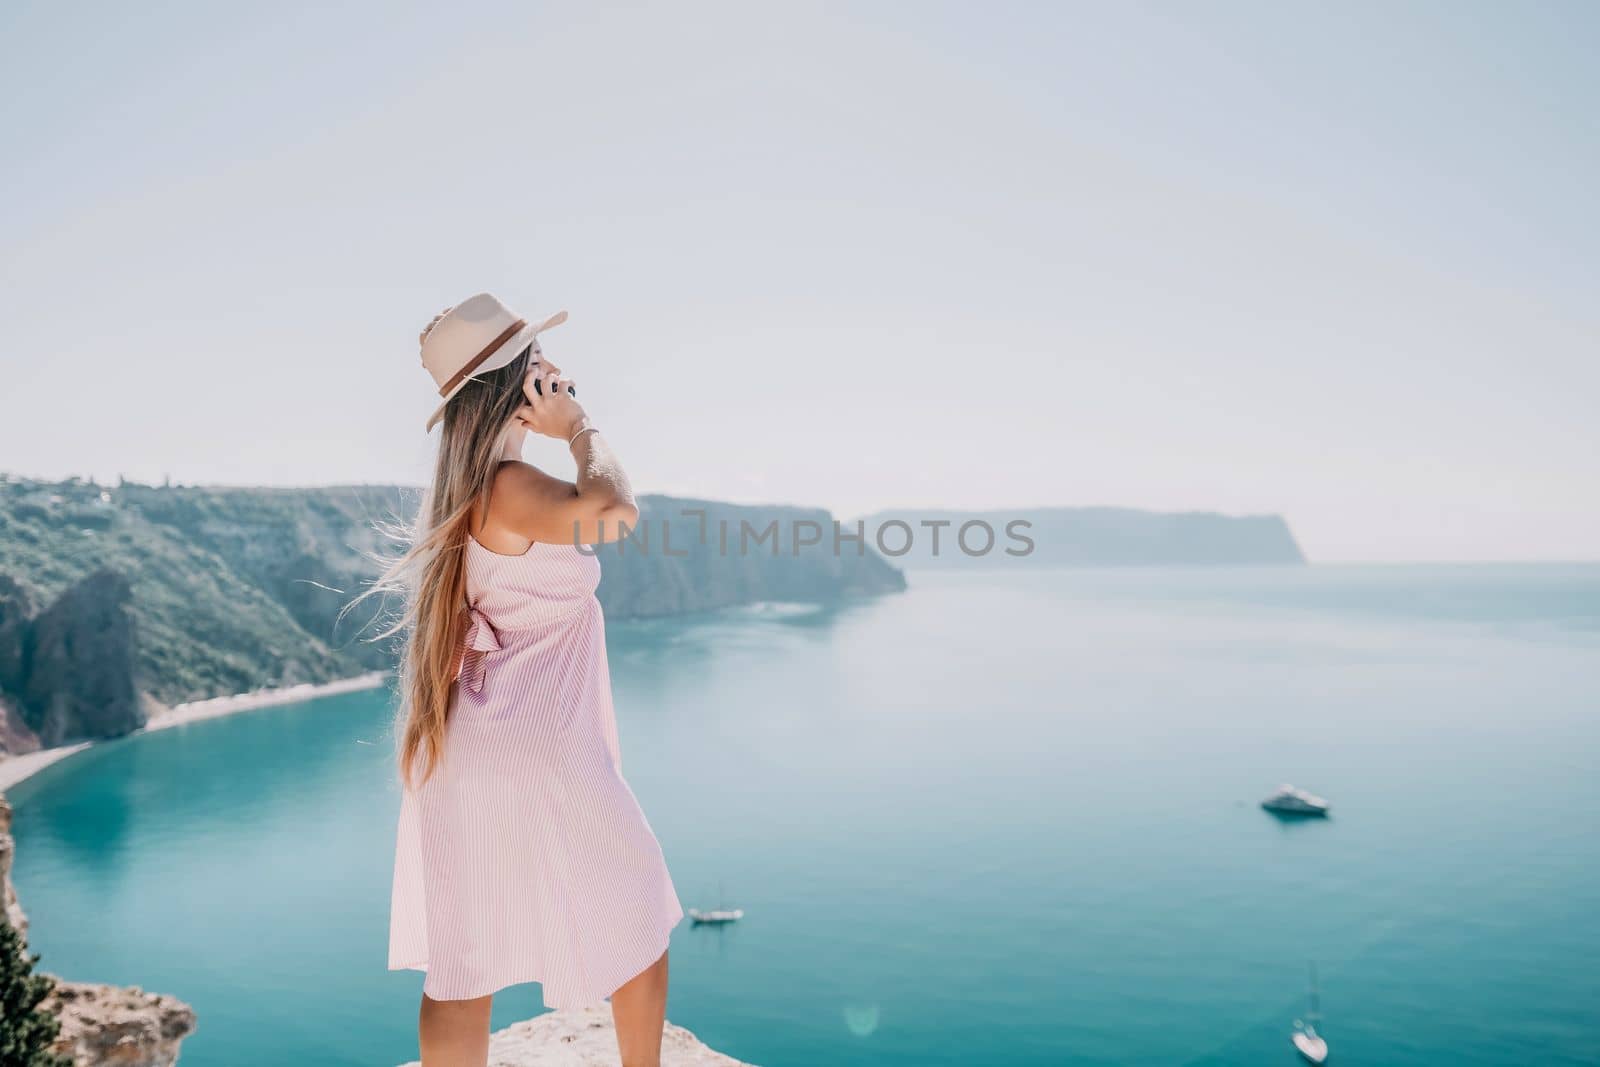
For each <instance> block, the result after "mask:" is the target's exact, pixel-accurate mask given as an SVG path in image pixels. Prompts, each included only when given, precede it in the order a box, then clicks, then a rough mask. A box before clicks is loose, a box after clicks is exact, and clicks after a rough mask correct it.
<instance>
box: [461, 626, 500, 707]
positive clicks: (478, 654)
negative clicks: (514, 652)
mask: <svg viewBox="0 0 1600 1067" xmlns="http://www.w3.org/2000/svg"><path fill="white" fill-rule="evenodd" d="M467 616H468V619H469V621H468V625H467V636H466V639H465V641H464V642H463V646H464V648H463V651H462V653H461V680H462V681H463V682H465V683H466V686H467V691H468V692H470V693H471V694H472V695H473V697H474V698H475V699H476V700H477V702H478V703H479V704H482V703H483V676H484V674H486V673H487V671H488V663H487V659H488V654H489V653H490V652H499V651H500V635H499V634H498V633H496V632H495V628H494V626H493V625H492V624H491V623H490V622H489V620H488V618H487V617H486V616H485V615H484V614H483V612H481V611H479V610H478V609H477V608H468V609H467Z"/></svg>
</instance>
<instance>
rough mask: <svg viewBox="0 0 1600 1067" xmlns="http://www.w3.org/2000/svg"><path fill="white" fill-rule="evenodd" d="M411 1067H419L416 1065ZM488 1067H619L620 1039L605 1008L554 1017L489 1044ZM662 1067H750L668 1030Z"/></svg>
mask: <svg viewBox="0 0 1600 1067" xmlns="http://www.w3.org/2000/svg"><path fill="white" fill-rule="evenodd" d="M406 1067H420V1065H419V1064H417V1063H416V1062H414V1061H413V1062H412V1063H408V1064H406ZM489 1067H617V1035H616V1031H615V1030H614V1029H613V1028H612V1025H611V1010H610V1009H609V1008H605V1007H596V1008H578V1009H572V1010H569V1011H552V1012H549V1013H547V1014H544V1015H540V1016H538V1017H537V1018H533V1019H529V1020H528V1021H526V1022H520V1023H517V1024H516V1025H514V1026H508V1027H506V1028H505V1029H504V1030H501V1031H499V1032H498V1033H496V1034H495V1035H494V1037H493V1038H492V1039H491V1041H490V1042H489ZM661 1067H750V1065H749V1064H747V1063H745V1062H743V1061H742V1060H736V1059H734V1058H733V1057H731V1056H724V1055H723V1054H722V1053H720V1052H717V1051H716V1050H714V1049H710V1048H707V1047H706V1046H705V1045H704V1044H702V1043H701V1042H700V1039H699V1038H697V1037H695V1036H694V1035H693V1034H691V1033H690V1032H689V1031H687V1030H685V1029H684V1028H683V1027H681V1026H673V1025H672V1024H671V1023H668V1024H667V1032H666V1034H665V1035H664V1036H663V1038H662V1040H661Z"/></svg>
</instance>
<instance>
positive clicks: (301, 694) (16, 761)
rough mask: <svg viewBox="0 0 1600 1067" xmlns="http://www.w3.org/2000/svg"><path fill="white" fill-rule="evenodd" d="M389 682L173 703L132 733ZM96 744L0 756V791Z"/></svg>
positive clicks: (361, 677)
mask: <svg viewBox="0 0 1600 1067" xmlns="http://www.w3.org/2000/svg"><path fill="white" fill-rule="evenodd" d="M388 680H389V672H388V671H368V672H367V673H366V674H358V675H356V676H355V677H353V678H340V679H339V680H337V681H333V682H324V683H322V684H321V685H312V684H311V683H309V682H307V683H305V684H302V685H288V686H284V687H283V688H281V689H256V690H254V691H252V692H249V693H235V694H234V695H233V696H225V697H213V698H212V699H210V700H193V701H190V702H189V703H187V704H174V705H173V706H172V707H170V708H165V709H163V710H162V711H159V712H157V713H156V714H154V715H152V716H150V721H149V722H147V723H145V725H144V727H143V729H142V730H137V731H135V733H145V732H148V731H151V730H168V729H171V728H172V727H174V726H183V725H185V724H186V723H191V722H201V721H203V720H205V719H220V718H222V717H223V716H224V715H237V714H239V713H240V712H242V711H254V710H256V709H257V708H270V707H275V706H276V705H279V704H295V703H298V702H300V701H302V700H310V699H311V698H312V697H321V696H332V695H333V694H335V693H354V692H357V691H358V690H362V689H376V688H378V687H379V686H381V685H383V684H384V683H385V682H387V681H388ZM95 743H96V742H94V741H79V742H78V743H77V744H72V745H62V746H60V747H59V748H45V749H40V750H39V751H38V752H27V753H24V754H23V755H20V756H4V757H0V792H4V791H5V790H7V789H10V788H11V787H12V786H14V785H16V784H17V783H18V782H21V781H24V780H26V779H28V778H31V777H33V776H34V775H35V774H37V773H39V772H40V771H42V770H44V769H45V768H46V767H48V766H50V765H51V764H52V763H56V762H58V761H60V760H64V759H66V758H67V757H68V756H72V755H75V754H77V753H79V752H82V751H83V750H84V749H86V748H88V747H90V746H91V745H93V744H95Z"/></svg>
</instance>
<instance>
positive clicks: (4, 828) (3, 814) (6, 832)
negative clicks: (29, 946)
mask: <svg viewBox="0 0 1600 1067" xmlns="http://www.w3.org/2000/svg"><path fill="white" fill-rule="evenodd" d="M16 851H17V843H16V840H15V839H14V838H13V837H12V836H11V802H10V801H9V800H7V799H6V798H5V797H4V796H0V882H3V883H4V884H5V907H6V920H7V921H8V922H10V923H11V926H12V929H14V930H16V931H17V933H19V934H21V935H22V937H23V939H24V940H26V939H27V937H28V916H27V914H26V913H25V912H24V911H23V910H22V904H21V903H20V902H19V901H18V900H17V888H16V886H14V885H12V884H11V862H12V860H14V859H15V858H16Z"/></svg>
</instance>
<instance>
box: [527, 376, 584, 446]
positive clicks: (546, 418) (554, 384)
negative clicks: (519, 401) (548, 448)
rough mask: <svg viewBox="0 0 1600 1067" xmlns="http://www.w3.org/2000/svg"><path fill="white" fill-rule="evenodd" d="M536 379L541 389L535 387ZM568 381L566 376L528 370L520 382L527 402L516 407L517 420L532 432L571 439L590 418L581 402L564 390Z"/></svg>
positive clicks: (564, 439) (568, 384) (569, 382)
mask: <svg viewBox="0 0 1600 1067" xmlns="http://www.w3.org/2000/svg"><path fill="white" fill-rule="evenodd" d="M542 369H547V368H542ZM536 381H537V382H538V383H539V384H540V386H541V387H542V389H543V392H542V393H541V392H539V391H537V390H535V389H534V382H536ZM570 385H572V382H571V380H569V379H567V378H561V377H558V376H557V375H555V374H553V373H549V374H541V373H540V372H539V371H537V370H530V371H529V372H528V376H527V377H526V378H525V379H523V382H522V395H523V396H525V397H527V398H528V403H527V405H526V406H525V407H520V408H518V409H517V421H518V422H519V423H521V424H522V425H523V426H526V427H527V428H528V429H530V430H532V431H533V432H534V433H538V434H543V435H544V436H546V437H555V438H558V439H560V440H562V441H570V440H571V439H572V435H573V434H575V433H577V432H578V431H579V430H581V429H583V427H584V426H585V425H586V424H587V423H588V420H589V416H588V415H587V414H585V413H584V410H583V406H582V405H581V404H579V403H578V401H577V400H575V399H574V398H573V397H572V396H571V395H570V394H569V393H568V392H567V387H568V386H570Z"/></svg>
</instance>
